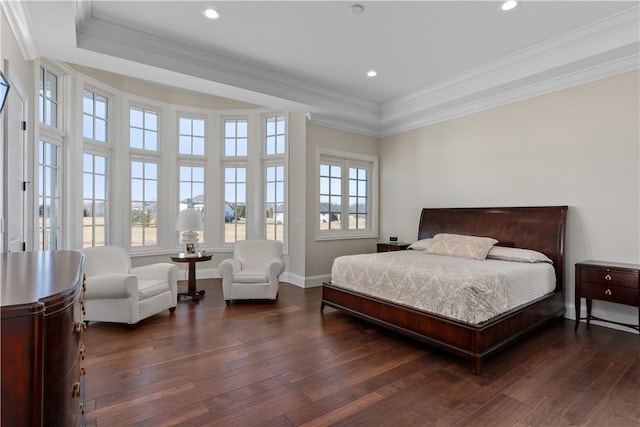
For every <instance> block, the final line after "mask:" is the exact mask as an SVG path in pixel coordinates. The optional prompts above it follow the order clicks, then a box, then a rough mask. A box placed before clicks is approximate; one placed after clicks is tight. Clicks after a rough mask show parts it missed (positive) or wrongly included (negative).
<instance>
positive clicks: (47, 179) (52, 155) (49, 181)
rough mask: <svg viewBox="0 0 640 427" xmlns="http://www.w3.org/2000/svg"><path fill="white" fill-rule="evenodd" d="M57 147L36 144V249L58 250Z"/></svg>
mask: <svg viewBox="0 0 640 427" xmlns="http://www.w3.org/2000/svg"><path fill="white" fill-rule="evenodd" d="M59 154H60V153H59V148H58V146H57V145H55V144H53V143H50V142H46V141H40V142H39V143H38V239H39V241H38V248H39V249H40V250H41V251H54V250H56V249H58V234H59V232H60V194H59V181H60V164H59V161H58V159H59V157H60V156H59Z"/></svg>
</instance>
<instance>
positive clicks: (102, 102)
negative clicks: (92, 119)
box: [95, 95, 107, 120]
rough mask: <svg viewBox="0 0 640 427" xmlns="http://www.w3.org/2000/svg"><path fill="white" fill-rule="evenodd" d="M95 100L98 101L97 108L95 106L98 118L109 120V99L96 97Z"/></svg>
mask: <svg viewBox="0 0 640 427" xmlns="http://www.w3.org/2000/svg"><path fill="white" fill-rule="evenodd" d="M95 99H96V106H95V110H96V113H95V115H96V117H99V118H101V119H104V120H106V119H107V98H105V97H103V96H100V95H96V96H95Z"/></svg>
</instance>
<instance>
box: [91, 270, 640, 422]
mask: <svg viewBox="0 0 640 427" xmlns="http://www.w3.org/2000/svg"><path fill="white" fill-rule="evenodd" d="M181 285H184V284H181ZM198 286H199V288H203V289H205V290H206V296H205V297H204V298H203V299H202V300H200V301H199V302H198V303H193V302H191V301H190V300H189V299H181V300H180V301H179V302H178V307H177V309H176V312H175V313H174V314H173V315H169V313H168V312H166V313H162V314H160V315H157V316H154V317H152V318H150V319H146V320H144V321H142V322H141V323H139V324H138V326H137V327H135V328H129V327H127V326H126V325H115V324H106V323H93V324H91V325H90V326H89V329H88V330H87V331H86V335H85V344H86V350H87V357H86V367H87V376H86V380H87V411H86V419H87V426H99V427H104V426H154V427H155V426H165V425H182V426H327V425H333V426H431V425H437V426H446V425H474V426H514V425H518V426H523V425H532V426H551V425H592V426H638V425H640V337H638V335H637V334H633V333H626V332H622V331H616V330H612V329H608V328H603V327H598V326H592V327H591V328H590V329H589V330H587V329H586V327H585V326H584V325H581V327H580V328H579V330H578V333H577V334H574V331H573V325H574V324H573V322H571V321H568V320H565V321H564V322H558V323H555V324H553V325H550V326H548V327H546V328H545V329H543V330H541V331H539V332H536V333H535V334H533V335H530V336H529V337H527V338H525V339H524V340H521V341H519V342H518V343H516V344H515V345H514V346H512V347H510V348H509V349H508V350H507V351H505V352H503V353H501V354H499V355H497V356H495V357H493V358H491V359H488V360H487V361H486V363H485V364H484V366H483V375H482V376H475V375H473V374H472V372H471V363H470V362H469V361H467V360H464V359H461V358H458V357H455V356H452V355H449V354H447V353H444V352H442V351H439V350H437V349H434V348H431V347H429V346H427V345H425V344H422V343H420V342H416V341H412V340H410V339H407V338H405V337H403V336H400V335H397V334H395V333H392V332H388V331H386V330H384V329H381V328H378V327H375V326H372V325H370V324H367V323H366V322H363V321H361V320H358V319H356V318H354V317H351V316H348V315H346V314H343V313H341V312H338V311H336V310H333V309H330V308H326V309H325V312H324V313H323V314H321V313H320V293H321V289H320V288H313V289H307V290H305V289H301V288H298V287H296V286H293V285H289V284H282V286H281V288H280V295H279V298H278V301H277V302H276V303H269V302H257V303H256V302H238V303H232V304H231V305H230V306H228V307H227V306H225V304H224V301H223V300H222V290H221V282H220V281H219V280H214V279H211V280H200V281H199V282H198Z"/></svg>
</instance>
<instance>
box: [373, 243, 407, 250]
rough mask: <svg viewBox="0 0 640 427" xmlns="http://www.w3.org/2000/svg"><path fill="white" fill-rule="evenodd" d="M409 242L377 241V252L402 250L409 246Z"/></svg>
mask: <svg viewBox="0 0 640 427" xmlns="http://www.w3.org/2000/svg"><path fill="white" fill-rule="evenodd" d="M410 244H411V243H405V242H383V243H378V246H377V251H378V252H393V251H404V250H406V249H407V248H408V247H409V245H410Z"/></svg>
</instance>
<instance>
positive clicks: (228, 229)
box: [224, 167, 247, 243]
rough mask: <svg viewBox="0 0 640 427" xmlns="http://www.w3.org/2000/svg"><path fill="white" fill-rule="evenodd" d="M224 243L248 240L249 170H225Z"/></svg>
mask: <svg viewBox="0 0 640 427" xmlns="http://www.w3.org/2000/svg"><path fill="white" fill-rule="evenodd" d="M224 200H225V202H224V222H225V224H224V242H225V243H233V242H237V241H239V240H245V239H246V238H247V216H246V208H247V169H246V168H244V167H225V168H224Z"/></svg>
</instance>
